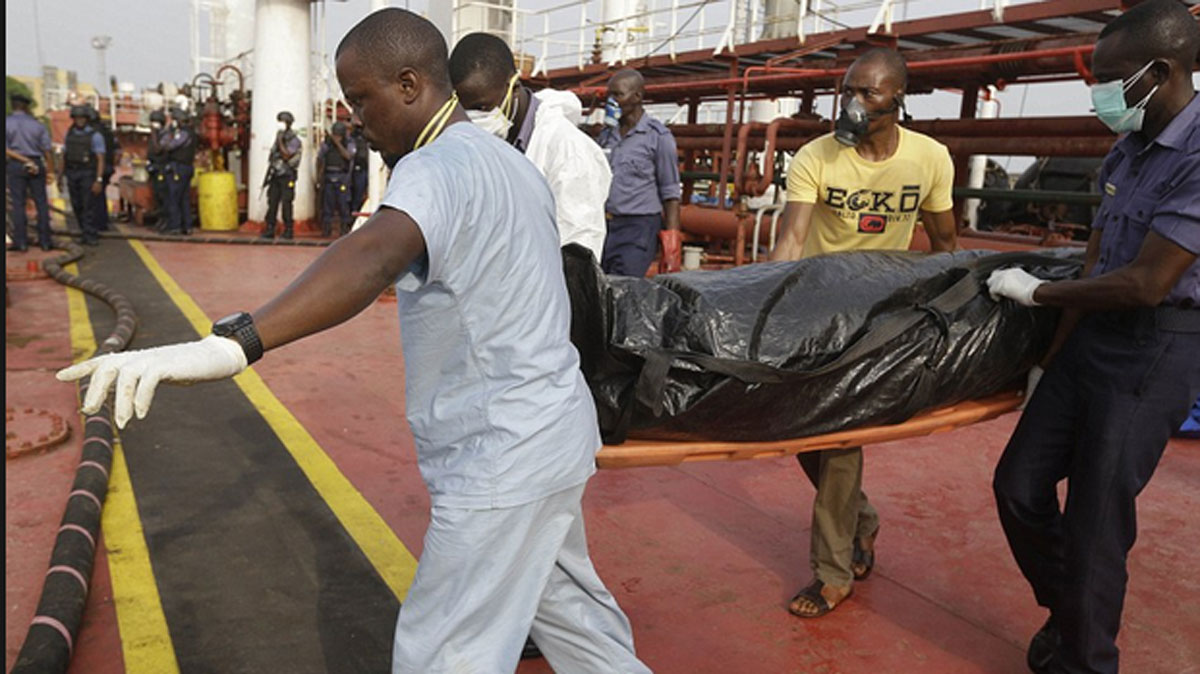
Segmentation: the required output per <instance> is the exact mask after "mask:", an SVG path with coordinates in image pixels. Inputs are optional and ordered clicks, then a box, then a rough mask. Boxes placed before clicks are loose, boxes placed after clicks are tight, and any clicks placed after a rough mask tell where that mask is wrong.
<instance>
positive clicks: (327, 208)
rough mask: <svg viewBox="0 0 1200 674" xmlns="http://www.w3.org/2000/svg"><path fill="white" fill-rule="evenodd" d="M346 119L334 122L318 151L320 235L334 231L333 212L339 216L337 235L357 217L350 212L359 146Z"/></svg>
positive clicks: (347, 227) (343, 231)
mask: <svg viewBox="0 0 1200 674" xmlns="http://www.w3.org/2000/svg"><path fill="white" fill-rule="evenodd" d="M347 131H348V129H347V128H346V124H345V122H334V124H333V128H331V129H330V132H329V136H328V137H326V138H325V142H324V143H322V144H321V150H320V151H319V152H318V153H317V178H318V179H319V180H320V183H321V236H330V235H331V234H332V233H333V223H332V222H331V220H332V219H333V217H334V215H335V214H336V215H337V219H338V235H342V234H345V233H346V232H349V231H350V225H351V224H352V223H353V222H354V219H353V218H352V217H351V216H350V171H351V169H352V167H353V166H354V155H355V150H356V149H357V148H356V147H355V145H354V141H353V140H351V139H350V134H348V133H347Z"/></svg>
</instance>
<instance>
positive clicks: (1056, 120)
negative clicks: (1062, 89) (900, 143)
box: [670, 115, 1112, 139]
mask: <svg viewBox="0 0 1200 674" xmlns="http://www.w3.org/2000/svg"><path fill="white" fill-rule="evenodd" d="M775 121H778V122H779V124H780V126H779V128H780V129H782V130H783V131H784V132H785V136H786V135H787V134H788V133H798V134H822V133H825V132H827V131H829V129H830V126H829V122H828V121H819V120H811V119H792V118H790V117H780V118H778V119H776V120H775ZM754 124H755V125H756V126H753V127H752V128H751V130H750V137H751V138H754V137H760V138H761V137H763V132H765V129H763V128H762V127H763V126H764V125H763V124H762V123H761V122H759V123H754ZM735 126H738V127H739V128H738V131H739V133H740V127H741V126H745V125H735ZM904 127H905V128H907V129H911V130H913V131H919V132H921V133H924V134H927V135H933V136H936V135H943V136H962V137H975V136H1037V135H1045V136H1111V135H1112V132H1111V131H1109V130H1108V128H1107V127H1106V126H1104V125H1103V124H1102V123H1101V122H1100V120H1098V119H1096V118H1095V117H1093V116H1091V115H1081V116H1072V117H1009V118H1002V119H926V120H917V121H912V122H905V123H904ZM670 128H671V133H672V134H674V135H675V137H676V139H681V138H714V137H717V136H719V135H721V134H722V133H723V132H724V127H723V126H721V125H719V124H674V125H672V126H671V127H670Z"/></svg>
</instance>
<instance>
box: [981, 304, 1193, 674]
mask: <svg viewBox="0 0 1200 674" xmlns="http://www.w3.org/2000/svg"><path fill="white" fill-rule="evenodd" d="M1196 354H1200V311H1185V310H1179V309H1166V308H1159V309H1143V310H1133V311H1111V312H1099V313H1094V314H1091V315H1088V316H1086V317H1085V318H1084V319H1083V320H1082V321H1080V323H1079V326H1078V327H1077V328H1076V329H1075V331H1074V333H1072V335H1071V337H1070V338H1069V339H1068V340H1067V343H1066V344H1065V345H1064V346H1063V349H1062V351H1060V352H1059V353H1058V355H1056V356H1055V358H1054V360H1053V361H1052V362H1051V364H1050V367H1049V368H1047V369H1046V374H1045V375H1044V376H1043V377H1042V380H1041V383H1039V384H1038V387H1037V389H1036V390H1035V392H1034V394H1033V397H1032V398H1031V399H1030V401H1029V405H1028V406H1027V407H1026V408H1025V412H1024V414H1022V415H1021V420H1020V421H1019V422H1018V423H1017V428H1016V430H1014V431H1013V435H1012V438H1011V439H1010V440H1009V442H1008V446H1007V447H1005V449H1004V454H1003V455H1002V456H1001V457H1000V462H999V464H998V465H997V466H996V475H995V479H994V482H993V487H994V490H995V493H996V505H997V507H998V508H999V511H1000V523H1001V525H1002V526H1003V527H1004V533H1005V535H1006V536H1007V537H1008V544H1009V547H1010V548H1011V549H1012V552H1013V556H1014V557H1015V558H1016V560H1017V565H1018V566H1019V567H1020V568H1021V572H1022V573H1023V574H1024V575H1025V578H1026V579H1027V580H1028V581H1029V584H1030V585H1031V586H1032V587H1033V593H1034V596H1035V597H1036V599H1037V603H1038V604H1040V605H1041V606H1044V607H1046V608H1048V609H1050V616H1051V618H1052V619H1053V621H1054V624H1055V625H1056V626H1057V627H1058V630H1059V632H1060V633H1061V635H1062V643H1061V645H1060V647H1059V649H1058V651H1057V652H1056V653H1055V659H1056V663H1055V665H1056V666H1057V667H1059V668H1060V669H1056V670H1054V671H1066V672H1105V673H1115V672H1116V671H1117V645H1116V637H1117V630H1118V628H1120V626H1121V609H1122V606H1123V604H1124V601H1125V583H1126V579H1127V577H1128V574H1127V572H1126V568H1125V561H1126V557H1127V556H1128V554H1129V550H1130V548H1132V547H1133V542H1134V540H1135V539H1136V538H1137V509H1136V503H1135V501H1136V498H1137V495H1138V493H1140V492H1141V491H1142V488H1143V487H1145V486H1146V483H1147V482H1149V481H1150V477H1151V475H1153V474H1154V469H1155V467H1156V466H1157V465H1158V460H1159V457H1161V456H1162V453H1163V449H1165V448H1166V445H1167V440H1168V439H1169V438H1170V435H1171V433H1172V432H1173V431H1174V430H1175V429H1177V428H1179V425H1180V424H1181V423H1182V422H1183V419H1184V417H1186V416H1187V413H1188V408H1189V407H1190V406H1191V404H1192V401H1193V400H1195V399H1196V396H1197V394H1200V358H1197V357H1196ZM1064 478H1065V479H1066V480H1067V499H1066V504H1065V507H1063V508H1060V507H1059V502H1058V491H1057V484H1058V482H1059V481H1061V480H1062V479H1064ZM1168 594H1169V588H1168ZM1163 598H1164V599H1167V595H1163Z"/></svg>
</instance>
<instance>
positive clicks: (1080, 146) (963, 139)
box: [675, 131, 1116, 157]
mask: <svg viewBox="0 0 1200 674" xmlns="http://www.w3.org/2000/svg"><path fill="white" fill-rule="evenodd" d="M821 133H825V131H822V132H821ZM817 135H819V134H812V135H795V136H785V137H783V138H780V139H778V140H777V141H776V144H775V149H776V150H777V151H784V152H795V151H796V150H799V149H800V148H801V147H803V146H804V144H805V143H807V142H808V141H810V140H812V139H813V138H815V137H816V136H817ZM936 138H937V140H938V141H940V142H941V143H943V144H944V145H946V146H947V147H948V148H950V152H951V154H999V155H1030V156H1046V155H1050V156H1062V157H1103V156H1104V155H1106V154H1108V151H1109V150H1110V149H1111V148H1112V144H1113V141H1114V140H1116V137H1115V136H1112V135H1111V134H1110V135H1109V136H1108V137H1104V136H1068V137H1063V138H1047V137H1045V136H1005V137H1000V138H990V137H987V136H946V135H942V136H937V137H936ZM756 140H757V139H754V138H751V139H748V141H747V144H746V145H747V147H748V148H749V149H754V150H758V149H761V148H762V147H763V145H761V144H756V142H755V141H756ZM675 144H676V145H677V146H678V147H679V149H681V150H708V151H714V152H715V151H718V150H720V148H721V145H720V139H716V138H699V137H696V138H678V139H676V141H675Z"/></svg>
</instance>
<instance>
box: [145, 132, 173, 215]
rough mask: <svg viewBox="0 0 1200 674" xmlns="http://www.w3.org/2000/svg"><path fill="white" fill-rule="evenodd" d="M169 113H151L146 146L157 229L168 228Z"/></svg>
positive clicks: (147, 167) (147, 170)
mask: <svg viewBox="0 0 1200 674" xmlns="http://www.w3.org/2000/svg"><path fill="white" fill-rule="evenodd" d="M166 127H167V115H166V113H165V112H163V111H162V110H154V111H152V112H151V113H150V138H149V140H148V141H147V146H146V159H147V163H146V172H147V173H148V174H149V175H150V189H151V192H153V194H154V209H155V213H156V214H157V216H158V223H157V229H158V231H160V232H161V231H164V230H166V228H167V199H169V198H170V193H169V191H168V189H167V164H168V163H169V157H168V154H167V151H166V150H164V149H163V147H162V143H163V141H164V140H165V139H166V135H167V128H166Z"/></svg>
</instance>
